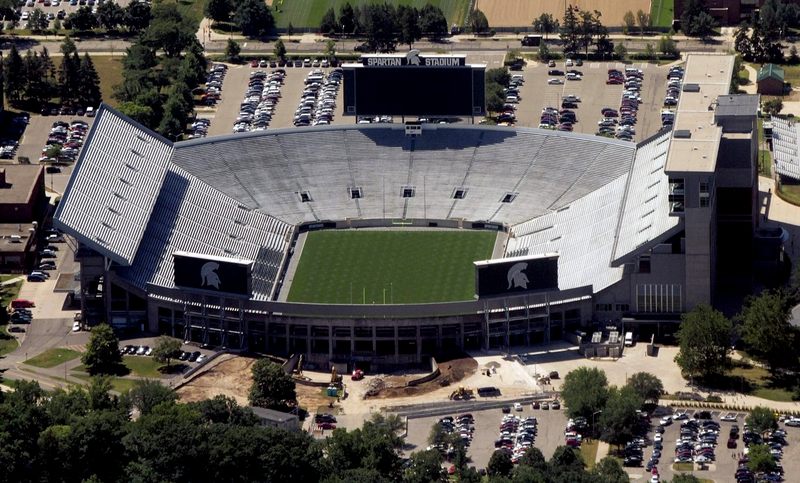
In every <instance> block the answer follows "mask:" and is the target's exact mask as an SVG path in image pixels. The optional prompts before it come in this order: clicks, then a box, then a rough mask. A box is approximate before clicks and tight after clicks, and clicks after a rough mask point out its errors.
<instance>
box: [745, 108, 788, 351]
mask: <svg viewBox="0 0 800 483" xmlns="http://www.w3.org/2000/svg"><path fill="white" fill-rule="evenodd" d="M761 108H762V109H763V111H764V113H765V114H766V115H768V116H772V115H775V114H778V113H780V112H781V111H782V110H783V100H782V99H781V98H780V97H775V98H773V99H769V100H766V101H764V102H763V103H762V104H761ZM759 298H760V297H759ZM773 303H774V302H773V301H769V300H766V301H758V302H755V306H754V307H752V308H749V307H748V306H745V310H747V315H748V317H750V320H753V321H754V322H755V321H757V319H758V318H765V319H767V320H768V323H769V327H772V328H776V327H788V328H789V331H790V332H792V331H794V330H795V329H794V328H793V327H791V326H790V324H788V322H787V320H788V318H787V313H786V312H787V311H786V307H782V308H780V309H779V308H778V307H777V306H775V305H773ZM779 310H780V311H779ZM742 315H743V316H744V313H743V314H742ZM743 321H744V322H745V325H744V327H743V329H744V334H743V335H744V339H745V342H746V343H747V344H748V345H750V342H749V341H748V339H749V340H751V341H752V342H753V345H754V347H759V348H761V349H765V348H768V347H770V346H771V347H781V346H782V347H785V346H786V345H787V343H789V342H791V341H790V340H789V339H788V338H785V337H775V338H774V339H781V340H774V339H773V340H767V339H764V338H763V337H764V336H765V335H767V331H768V330H769V328H768V327H763V328H761V327H758V326H757V325H755V324H748V323H747V320H746V319H745V320H743ZM780 333H781V332H773V333H772V334H769V336H770V338H772V337H771V336H773V335H774V334H780ZM757 350H760V349H757ZM762 355H763V356H764V358H765V359H766V357H767V356H770V358H772V357H777V358H781V356H785V355H787V354H782V353H777V354H776V353H772V354H770V352H769V351H768V352H765V353H763V354H762Z"/></svg>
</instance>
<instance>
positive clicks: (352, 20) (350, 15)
mask: <svg viewBox="0 0 800 483" xmlns="http://www.w3.org/2000/svg"><path fill="white" fill-rule="evenodd" d="M338 25H339V26H341V29H342V30H341V32H342V34H344V35H352V34H354V33H356V26H357V24H356V14H355V12H354V11H353V6H352V5H350V3H349V2H347V3H345V4H344V5H342V6H341V7H340V8H339V24H338Z"/></svg>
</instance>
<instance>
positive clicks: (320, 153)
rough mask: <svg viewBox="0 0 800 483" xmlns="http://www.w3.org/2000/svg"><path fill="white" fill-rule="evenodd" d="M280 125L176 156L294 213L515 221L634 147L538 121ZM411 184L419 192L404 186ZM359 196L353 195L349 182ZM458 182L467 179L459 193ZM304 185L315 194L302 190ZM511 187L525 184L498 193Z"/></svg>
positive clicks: (611, 169)
mask: <svg viewBox="0 0 800 483" xmlns="http://www.w3.org/2000/svg"><path fill="white" fill-rule="evenodd" d="M432 129H435V130H436V132H429V131H427V130H426V133H427V135H426V134H425V133H424V134H423V135H422V136H419V137H416V138H410V137H407V136H405V133H404V131H403V129H402V128H401V127H386V126H357V127H328V128H316V129H313V130H312V131H313V132H310V131H308V130H303V131H297V130H289V131H286V130H275V131H271V132H270V131H267V132H263V133H257V134H255V135H245V136H241V135H240V136H235V137H224V138H217V139H214V138H205V139H203V140H199V141H190V142H186V143H180V144H178V145H177V146H176V152H175V155H174V157H173V161H174V162H175V163H176V164H178V165H179V166H182V167H183V168H185V169H186V170H187V171H189V172H191V173H193V174H195V175H196V176H199V177H201V178H202V179H203V180H204V181H206V182H207V183H209V184H210V185H212V186H214V187H215V188H217V189H219V190H220V191H223V192H224V193H226V194H228V195H229V196H231V197H233V198H235V199H237V200H240V201H242V202H243V203H248V204H250V205H251V206H253V207H258V208H260V209H262V210H263V211H264V212H267V213H270V214H271V215H273V216H275V217H277V218H279V219H281V220H283V221H286V222H288V223H291V224H297V223H301V222H310V221H317V220H340V219H346V218H358V217H360V218H402V217H405V218H432V219H435V218H440V219H445V218H463V219H468V220H486V221H496V222H504V223H510V224H514V223H519V222H522V221H525V220H527V219H530V218H531V217H534V216H538V215H542V214H545V213H547V212H548V211H550V210H553V209H556V208H558V207H560V206H563V205H566V204H569V203H570V202H571V201H574V200H576V199H578V198H580V197H582V196H584V195H586V194H587V193H590V192H592V191H594V190H596V189H598V188H600V187H601V186H603V185H605V184H607V183H609V182H610V181H612V180H613V179H615V178H616V177H618V176H619V175H621V174H623V173H625V172H627V170H628V169H629V168H630V163H631V160H632V157H633V152H634V147H633V146H632V145H630V144H629V143H621V142H616V141H609V140H605V139H599V138H596V137H594V136H591V137H588V136H586V137H582V136H580V135H573V134H569V135H565V133H556V132H549V131H547V132H545V131H541V130H533V129H527V130H526V129H517V130H514V131H508V130H493V129H491V128H486V127H480V128H478V127H474V128H473V127H463V126H462V127H454V126H437V127H436V128H432ZM404 186H411V187H413V188H414V190H415V195H414V197H413V199H404V198H403V197H402V196H401V192H402V188H403V187H404ZM354 187H360V188H361V189H362V197H361V198H360V199H358V200H353V199H351V198H350V194H349V191H348V188H354ZM456 188H466V190H467V195H466V197H465V198H464V199H460V200H454V199H453V197H452V195H453V191H454V190H455V189H456ZM300 192H307V193H308V195H309V196H310V198H311V200H312V202H311V203H303V202H302V201H301V200H300V197H299V195H298V193H300ZM506 193H518V196H517V199H516V201H515V202H513V203H502V202H501V200H502V199H503V197H504V196H505V194H506Z"/></svg>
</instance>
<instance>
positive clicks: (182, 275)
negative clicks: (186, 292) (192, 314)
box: [173, 252, 253, 296]
mask: <svg viewBox="0 0 800 483" xmlns="http://www.w3.org/2000/svg"><path fill="white" fill-rule="evenodd" d="M173 261H174V269H175V286H176V287H184V288H191V289H199V290H207V291H211V292H226V293H232V294H239V295H247V296H249V295H250V291H251V284H250V279H251V272H252V267H253V262H252V260H242V259H236V258H226V257H217V256H213V255H201V254H197V253H188V252H175V253H173Z"/></svg>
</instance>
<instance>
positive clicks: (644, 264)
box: [639, 255, 650, 273]
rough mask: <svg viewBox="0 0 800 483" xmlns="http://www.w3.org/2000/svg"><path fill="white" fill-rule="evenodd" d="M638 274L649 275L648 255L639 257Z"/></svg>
mask: <svg viewBox="0 0 800 483" xmlns="http://www.w3.org/2000/svg"><path fill="white" fill-rule="evenodd" d="M639 273H650V255H641V256H640V257H639Z"/></svg>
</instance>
